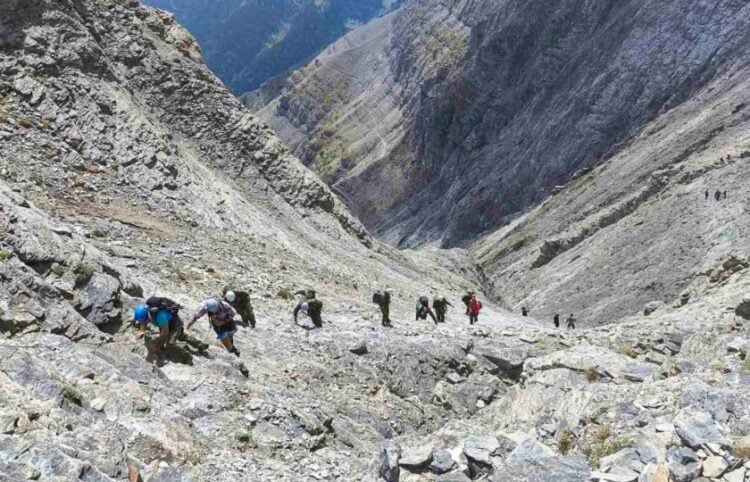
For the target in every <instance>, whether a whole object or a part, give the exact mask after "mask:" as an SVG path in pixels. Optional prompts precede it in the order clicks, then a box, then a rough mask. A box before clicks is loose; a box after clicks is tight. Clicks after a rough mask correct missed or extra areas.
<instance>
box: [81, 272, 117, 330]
mask: <svg viewBox="0 0 750 482" xmlns="http://www.w3.org/2000/svg"><path fill="white" fill-rule="evenodd" d="M119 293H120V282H119V281H118V280H117V279H116V278H114V277H112V276H110V275H108V274H105V273H93V274H92V275H91V278H90V279H89V280H88V282H87V283H86V286H85V287H84V295H83V299H82V301H81V304H80V306H79V307H78V311H79V312H80V313H81V314H82V315H83V316H84V317H85V318H86V319H87V320H89V321H90V322H91V323H93V324H94V325H96V326H100V327H102V326H105V325H108V324H109V323H111V322H113V321H115V320H117V319H119V318H120V310H119V308H118V307H117V304H118V298H119Z"/></svg>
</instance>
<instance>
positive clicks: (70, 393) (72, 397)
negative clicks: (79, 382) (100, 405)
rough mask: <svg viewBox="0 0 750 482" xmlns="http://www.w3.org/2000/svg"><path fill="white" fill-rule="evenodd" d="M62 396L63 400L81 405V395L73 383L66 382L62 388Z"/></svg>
mask: <svg viewBox="0 0 750 482" xmlns="http://www.w3.org/2000/svg"><path fill="white" fill-rule="evenodd" d="M62 396H63V398H64V399H65V400H67V401H69V402H70V403H74V404H76V405H78V406H79V407H80V406H81V405H83V395H82V394H81V392H79V391H78V389H77V388H76V387H74V386H73V385H68V384H66V385H65V386H63V389H62Z"/></svg>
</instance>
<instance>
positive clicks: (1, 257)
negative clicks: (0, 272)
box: [0, 249, 13, 261]
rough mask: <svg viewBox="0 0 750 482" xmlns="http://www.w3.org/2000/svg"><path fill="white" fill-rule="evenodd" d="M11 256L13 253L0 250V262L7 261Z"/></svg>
mask: <svg viewBox="0 0 750 482" xmlns="http://www.w3.org/2000/svg"><path fill="white" fill-rule="evenodd" d="M11 256H13V253H11V252H10V251H6V250H4V249H0V261H7V260H9V259H10V258H11Z"/></svg>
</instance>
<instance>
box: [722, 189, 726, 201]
mask: <svg viewBox="0 0 750 482" xmlns="http://www.w3.org/2000/svg"><path fill="white" fill-rule="evenodd" d="M722 194H723V198H724V199H726V198H727V192H726V191H724V192H723V193H722Z"/></svg>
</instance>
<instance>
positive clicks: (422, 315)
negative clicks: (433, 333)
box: [416, 296, 438, 325]
mask: <svg viewBox="0 0 750 482" xmlns="http://www.w3.org/2000/svg"><path fill="white" fill-rule="evenodd" d="M427 315H430V318H432V321H433V322H434V323H435V324H436V325H437V323H438V321H437V318H435V313H433V312H432V310H431V309H430V299H429V298H427V297H426V296H420V297H419V298H417V317H416V319H417V320H420V319H422V320H426V319H427Z"/></svg>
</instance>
